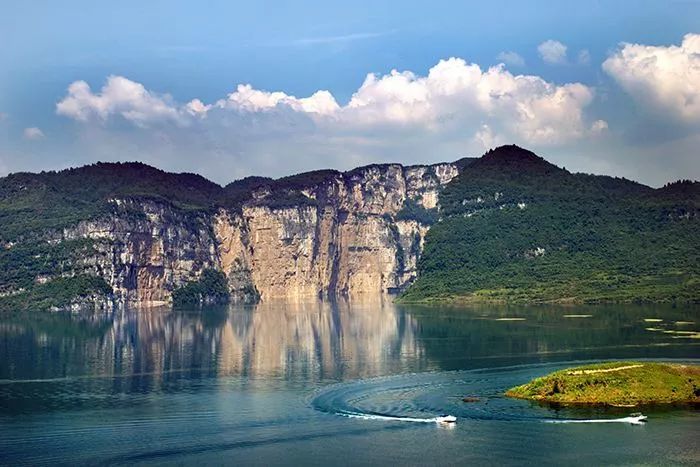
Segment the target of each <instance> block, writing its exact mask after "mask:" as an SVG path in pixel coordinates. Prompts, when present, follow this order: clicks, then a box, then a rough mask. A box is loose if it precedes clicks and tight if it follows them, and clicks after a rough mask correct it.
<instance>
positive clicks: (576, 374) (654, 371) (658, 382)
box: [506, 362, 700, 406]
mask: <svg viewBox="0 0 700 467" xmlns="http://www.w3.org/2000/svg"><path fill="white" fill-rule="evenodd" d="M506 396H509V397H515V398H519V399H529V400H535V401H542V402H553V403H560V404H602V405H616V406H636V405H645V404H671V403H692V404H697V403H700V367H698V366H695V365H678V364H669V363H650V362H609V363H598V364H594V365H586V366H581V367H576V368H568V369H566V370H561V371H557V372H554V373H551V374H549V375H547V376H543V377H541V378H536V379H534V380H532V381H531V382H529V383H527V384H523V385H522V386H517V387H514V388H511V389H509V390H508V391H507V392H506Z"/></svg>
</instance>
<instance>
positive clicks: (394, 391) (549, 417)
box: [309, 363, 647, 426]
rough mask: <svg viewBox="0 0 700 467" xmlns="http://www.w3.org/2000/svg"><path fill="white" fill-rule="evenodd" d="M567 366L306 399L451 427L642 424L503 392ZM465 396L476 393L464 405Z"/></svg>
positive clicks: (331, 409) (328, 409)
mask: <svg viewBox="0 0 700 467" xmlns="http://www.w3.org/2000/svg"><path fill="white" fill-rule="evenodd" d="M565 365H566V363H559V364H538V365H519V366H512V367H501V368H490V369H483V370H465V371H445V372H434V373H414V374H403V375H396V376H389V377H380V378H371V379H363V380H356V381H350V382H344V383H339V384H335V385H331V386H326V387H325V388H323V389H321V390H320V391H318V392H316V393H315V394H314V395H313V398H312V399H311V400H310V401H309V402H310V405H311V406H312V407H313V408H314V409H316V410H318V411H320V412H325V413H328V414H332V415H336V416H341V417H347V418H353V419H360V420H377V421H384V422H406V423H421V424H426V425H427V424H431V423H432V424H438V425H441V426H455V425H456V422H457V419H459V421H460V422H462V421H467V422H469V421H498V422H518V423H555V424H568V423H623V424H630V425H643V424H644V423H645V422H646V420H647V417H646V416H645V415H642V414H641V413H632V414H629V415H627V414H625V412H620V410H619V409H611V410H601V409H589V410H586V409H585V408H576V407H573V408H557V409H556V412H554V411H553V409H552V407H549V406H546V405H539V404H532V403H529V402H527V401H523V400H520V399H512V398H509V397H505V396H504V393H505V391H506V390H507V389H508V388H510V387H513V386H516V385H518V384H522V381H527V380H529V379H532V378H533V377H536V376H540V375H541V374H545V373H548V372H551V371H552V370H557V369H560V368H561V367H564V366H565ZM464 394H476V395H478V396H479V397H478V398H475V400H474V401H470V402H469V403H465V402H464V401H463V398H464ZM447 414H449V415H447ZM618 414H619V415H618ZM623 415H624V416H623ZM604 417H610V418H604Z"/></svg>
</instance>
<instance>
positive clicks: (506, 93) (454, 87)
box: [56, 58, 593, 144]
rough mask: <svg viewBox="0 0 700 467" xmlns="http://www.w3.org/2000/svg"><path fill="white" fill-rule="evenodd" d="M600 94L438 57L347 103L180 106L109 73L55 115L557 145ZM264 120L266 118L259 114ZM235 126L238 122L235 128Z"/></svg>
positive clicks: (328, 98)
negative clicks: (474, 135)
mask: <svg viewBox="0 0 700 467" xmlns="http://www.w3.org/2000/svg"><path fill="white" fill-rule="evenodd" d="M592 99H593V90H592V89H591V88H589V87H587V86H585V85H583V84H580V83H570V84H564V85H557V84H553V83H549V82H547V81H545V80H543V79H542V78H540V77H538V76H531V75H513V74H511V73H510V72H509V71H508V70H507V69H506V68H505V66H504V65H498V66H495V67H491V68H489V69H487V70H482V69H481V68H480V67H479V66H478V65H476V64H473V63H467V62H466V61H464V60H462V59H459V58H450V59H447V60H441V61H440V62H439V63H438V64H437V65H435V66H434V67H433V68H431V69H430V70H429V72H428V74H427V76H418V75H416V74H415V73H413V72H410V71H403V72H399V71H396V70H392V71H391V72H390V73H389V74H386V75H376V74H373V73H370V74H368V75H367V77H366V78H365V80H364V82H363V83H362V85H361V86H360V88H359V89H358V90H357V91H356V92H355V93H354V94H353V95H352V97H351V99H350V101H349V102H348V103H347V104H346V105H344V106H340V105H339V104H338V103H337V102H336V100H335V98H334V97H333V95H332V94H331V93H330V92H328V91H325V90H321V91H317V92H315V93H314V94H312V95H311V96H309V97H304V98H297V97H295V96H291V95H288V94H286V93H284V92H280V91H275V92H269V91H263V90H259V89H255V88H253V87H252V86H251V85H249V84H241V85H238V86H237V88H236V90H235V91H234V92H232V93H231V94H229V95H228V96H227V97H226V98H225V99H220V100H218V101H216V102H215V103H213V104H205V103H204V102H202V101H201V100H199V99H194V100H192V101H190V102H188V103H187V104H185V105H179V104H177V103H175V102H173V101H172V99H171V98H170V97H168V96H159V95H157V94H155V93H153V92H151V91H148V90H146V89H145V87H144V86H143V85H141V84H140V83H136V82H133V81H130V80H128V79H126V78H123V77H120V76H110V77H109V78H108V80H107V83H106V84H105V85H104V86H103V87H102V89H101V92H100V93H98V94H95V93H93V92H92V91H91V90H90V87H89V86H88V84H87V83H85V82H84V81H76V82H74V83H73V84H71V85H70V86H69V88H68V95H67V96H66V97H65V98H64V99H63V100H61V101H60V102H59V103H58V104H57V106H56V107H57V112H58V113H59V114H61V115H65V116H68V117H71V118H73V119H75V120H79V121H87V120H90V119H97V120H98V121H101V122H106V121H107V120H109V119H110V118H112V117H114V116H121V117H123V118H124V119H126V120H128V121H131V122H132V123H134V124H135V125H137V126H139V127H146V126H149V125H153V124H167V123H171V124H172V123H174V124H176V125H178V126H183V125H189V124H191V123H193V122H194V121H195V120H200V121H203V120H205V117H207V116H209V115H218V116H222V115H226V114H227V113H230V112H236V113H237V114H240V115H241V116H243V117H245V116H246V115H247V116H248V120H250V119H251V118H253V116H255V115H258V117H257V119H256V120H255V122H256V123H255V125H256V128H258V129H260V127H261V125H268V126H270V129H271V130H272V129H273V128H280V124H281V125H287V124H289V123H290V122H291V121H290V118H293V116H294V115H298V116H300V117H303V119H302V120H299V119H298V118H297V119H296V121H295V125H308V124H311V125H313V126H314V128H316V130H317V131H323V132H326V133H327V134H329V135H335V134H345V133H347V132H349V131H354V132H356V133H363V132H364V133H371V134H372V135H373V137H374V138H379V139H380V138H382V136H383V135H382V133H381V132H382V131H384V132H386V135H387V137H388V134H389V133H390V132H392V131H393V132H396V131H400V130H401V129H406V128H410V131H412V132H418V133H420V132H424V133H440V132H443V133H445V132H450V131H456V130H459V131H467V132H468V131H469V128H470V127H471V128H473V129H474V130H473V132H475V131H476V130H477V129H478V128H481V125H483V124H486V125H487V126H488V127H489V128H490V131H492V132H495V133H497V134H499V135H501V136H503V137H510V138H512V139H517V140H520V141H523V142H524V143H533V144H560V143H563V142H566V141H570V140H575V139H577V138H580V137H583V136H585V134H586V132H587V131H588V130H587V128H590V125H589V124H587V123H586V122H585V120H586V119H585V116H584V109H585V108H586V107H587V106H588V105H589V103H590V102H591V100H592ZM263 115H265V118H262V117H261V116H263ZM237 124H239V125H240V124H241V122H238V123H237Z"/></svg>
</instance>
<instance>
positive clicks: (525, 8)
mask: <svg viewBox="0 0 700 467" xmlns="http://www.w3.org/2000/svg"><path fill="white" fill-rule="evenodd" d="M2 11H3V14H2V16H0V60H1V61H2V63H3V64H4V66H3V70H4V71H5V72H4V73H1V74H0V113H1V114H0V175H2V174H6V173H9V172H15V171H21V170H31V171H36V170H43V169H58V168H64V167H68V166H75V165H82V164H85V163H90V162H94V161H97V160H141V161H144V162H147V163H151V164H154V165H157V166H159V167H162V168H164V169H167V170H174V171H193V172H198V173H201V174H203V175H205V176H207V177H209V178H211V179H213V180H215V181H217V182H219V183H226V182H228V181H230V180H233V179H235V178H240V177H242V176H245V175H249V174H260V175H270V176H281V175H285V174H289V173H295V172H299V171H303V170H310V169H315V168H322V167H334V168H339V169H348V168H351V167H352V166H354V165H361V164H365V163H370V162H382V161H397V162H403V163H420V162H426V163H427V162H435V161H438V160H454V159H457V158H459V157H462V156H475V155H479V154H481V153H483V152H484V151H485V150H486V149H488V147H489V145H497V144H501V143H510V142H515V143H518V144H521V145H523V146H526V147H529V148H531V149H533V150H535V151H536V152H538V153H539V154H541V155H542V156H544V157H546V158H548V159H550V160H552V161H554V162H556V163H557V164H559V165H564V166H566V167H567V168H569V169H570V170H576V171H586V172H595V173H610V174H614V175H621V176H626V177H629V178H633V179H637V180H640V181H643V182H645V183H649V184H653V185H660V184H663V183H664V182H665V181H668V180H672V179H677V178H695V179H697V178H700V159H699V157H700V154H698V150H697V148H698V147H700V146H698V144H699V143H700V108H698V105H695V104H694V99H695V98H696V97H697V99H698V101H699V102H700V58H698V57H699V56H700V50H697V51H696V49H695V47H696V41H695V40H694V36H692V34H694V33H700V2H697V1H677V2H674V1H655V2H649V1H646V2H645V1H639V2H617V1H588V2H585V1H577V2H564V1H556V2H555V1H546V2H545V1H539V2H515V1H509V2H506V1H497V0H494V1H489V2H454V1H451V2H442V1H431V2H412V1H402V2H364V1H360V2H302V1H294V2H207V5H206V6H202V5H201V4H200V2H165V1H162V2H158V1H153V2H132V1H122V2H109V3H107V2H95V1H90V2H89V1H63V2H52V1H31V0H30V1H25V2H7V1H4V2H3V5H2ZM689 34H690V35H691V36H687V35H689ZM684 37H686V38H688V37H690V39H688V40H685V41H684ZM623 43H627V44H628V46H627V47H625V46H624V45H621V44H623ZM564 48H565V49H564ZM564 50H565V53H562V52H563V51H564ZM450 58H455V59H459V60H460V61H454V60H453V61H450V62H447V61H446V62H443V65H439V64H440V61H441V60H448V59H450ZM499 63H504V65H503V66H502V67H501V68H500V69H497V70H496V71H494V72H489V69H490V67H493V66H496V65H498V64H499ZM604 63H607V65H603V64H604ZM650 63H651V65H650ZM473 66H478V68H479V70H480V74H478V75H477V74H475V73H476V72H475V70H474V68H473ZM431 69H432V70H433V72H432V73H431V71H430V70H431ZM392 70H397V73H404V72H408V73H404V74H401V75H397V76H394V77H393V78H392V75H391V72H392ZM369 73H374V77H375V78H374V81H372V82H368V81H366V77H367V75H368V74H369ZM110 77H113V78H114V79H113V80H112V81H111V85H110V84H109V83H110V81H109V79H110ZM467 77H470V78H467ZM519 77H528V78H527V79H525V78H522V79H521V78H519ZM694 78H698V79H697V80H696V81H695V82H693V81H694ZM83 81H84V82H85V83H86V84H87V85H88V86H89V90H86V89H85V88H80V89H79V92H77V91H76V89H77V88H72V89H73V92H71V91H70V90H69V86H71V84H72V83H76V82H83ZM455 83H457V84H455ZM241 84H249V85H250V88H246V89H243V90H241V89H238V88H237V87H238V85H241ZM103 87H106V89H105V88H103ZM237 89H238V93H237V94H236V92H237ZM320 90H323V91H328V93H329V95H326V94H322V95H317V96H316V98H314V99H311V100H307V101H305V100H303V99H304V98H309V97H310V96H313V95H314V93H316V92H317V91H320ZM76 92H77V93H76ZM275 92H279V93H284V94H273V93H275ZM234 94H235V95H234ZM292 96H296V97H294V98H292ZM329 96H331V97H330V98H329ZM195 99H196V100H197V102H199V103H200V104H201V106H200V107H196V111H195V110H193V109H195V107H187V105H188V103H191V102H193V100H195ZM261 99H262V100H261ZM331 99H332V101H331ZM61 103H63V104H62V105H60V104H61ZM699 105H700V104H699ZM319 106H321V107H319Z"/></svg>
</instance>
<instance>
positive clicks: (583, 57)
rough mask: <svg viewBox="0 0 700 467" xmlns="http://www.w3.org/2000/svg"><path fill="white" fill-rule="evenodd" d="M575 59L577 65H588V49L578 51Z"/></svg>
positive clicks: (589, 60) (589, 56)
mask: <svg viewBox="0 0 700 467" xmlns="http://www.w3.org/2000/svg"><path fill="white" fill-rule="evenodd" d="M577 61H578V64H579V65H589V64H590V63H591V53H590V52H589V51H588V49H583V50H581V51H579V53H578V59H577Z"/></svg>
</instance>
